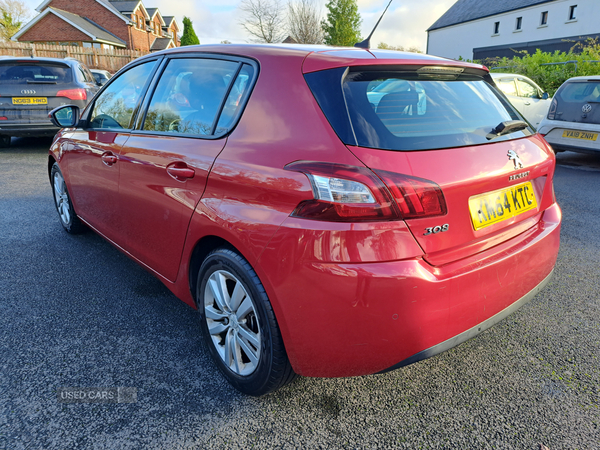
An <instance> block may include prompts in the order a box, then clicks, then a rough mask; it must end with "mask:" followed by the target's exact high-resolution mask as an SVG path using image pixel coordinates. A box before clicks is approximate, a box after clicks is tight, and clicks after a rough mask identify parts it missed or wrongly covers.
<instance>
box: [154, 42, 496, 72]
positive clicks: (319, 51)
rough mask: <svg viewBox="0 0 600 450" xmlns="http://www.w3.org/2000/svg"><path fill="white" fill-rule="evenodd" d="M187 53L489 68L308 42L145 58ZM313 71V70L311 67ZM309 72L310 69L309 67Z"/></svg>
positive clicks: (327, 64)
mask: <svg viewBox="0 0 600 450" xmlns="http://www.w3.org/2000/svg"><path fill="white" fill-rule="evenodd" d="M185 52H202V53H218V54H229V55H236V56H246V57H250V58H256V59H259V58H260V56H288V57H289V56H296V57H298V58H308V57H309V56H310V59H311V60H313V61H315V62H316V60H320V63H318V64H316V65H315V67H314V69H315V70H322V69H324V68H333V67H340V66H343V65H347V66H349V65H355V64H358V65H374V64H378V63H379V64H411V63H412V64H415V63H422V64H440V65H452V66H454V67H457V66H458V67H470V68H475V69H480V70H487V69H485V68H484V66H481V65H479V64H473V63H467V62H464V61H455V60H451V59H446V58H440V57H437V56H431V55H426V54H423V53H411V52H400V51H394V50H381V49H363V48H356V47H330V46H327V45H308V44H209V45H192V46H184V47H176V48H172V49H168V50H162V51H160V52H154V53H152V54H151V55H147V56H145V57H143V58H148V57H152V56H156V55H167V54H177V53H185ZM309 71H312V69H311V70H309ZM305 72H306V70H305Z"/></svg>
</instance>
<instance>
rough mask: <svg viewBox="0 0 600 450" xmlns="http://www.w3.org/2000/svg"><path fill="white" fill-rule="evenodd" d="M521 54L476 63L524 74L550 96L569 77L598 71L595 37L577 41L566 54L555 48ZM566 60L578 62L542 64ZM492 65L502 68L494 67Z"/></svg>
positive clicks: (598, 48) (598, 47)
mask: <svg viewBox="0 0 600 450" xmlns="http://www.w3.org/2000/svg"><path fill="white" fill-rule="evenodd" d="M520 53H522V54H523V56H521V57H519V56H515V57H513V58H512V59H509V58H494V59H487V60H484V61H477V62H478V63H480V64H485V65H487V66H488V67H489V68H490V71H492V72H510V73H519V74H521V75H525V76H526V77H529V78H531V79H532V80H533V81H535V82H536V83H537V84H538V85H540V86H541V87H542V89H544V90H546V91H547V92H548V93H549V94H550V96H553V95H554V93H555V92H556V90H557V89H558V88H559V87H560V85H561V84H563V83H564V82H565V81H566V80H567V79H569V78H571V77H576V76H585V75H598V74H600V43H599V42H598V39H588V40H587V41H585V42H580V43H577V44H576V45H575V46H573V48H571V50H569V52H568V53H565V52H559V51H558V50H557V51H556V52H554V53H548V52H542V51H540V49H538V50H537V51H536V52H535V53H534V54H532V55H530V54H528V53H527V52H526V51H522V52H520ZM567 61H577V64H574V63H568V64H556V65H550V66H543V65H542V64H545V63H566V62H567ZM590 61H598V62H595V63H594V62H590ZM494 67H503V68H502V69H498V70H493V68H494Z"/></svg>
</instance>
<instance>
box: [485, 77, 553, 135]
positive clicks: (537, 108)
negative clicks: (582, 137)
mask: <svg viewBox="0 0 600 450" xmlns="http://www.w3.org/2000/svg"><path fill="white" fill-rule="evenodd" d="M490 75H491V76H492V78H493V79H494V83H496V86H498V88H499V89H500V90H501V91H502V92H504V94H505V95H506V96H507V97H508V100H509V101H510V102H511V103H512V105H513V106H514V107H515V108H516V109H517V111H519V112H520V113H521V115H523V116H524V117H525V118H526V119H527V120H528V121H529V123H531V125H533V126H534V127H536V128H538V126H539V124H540V122H541V120H542V118H544V117H545V116H546V113H547V112H548V109H549V107H550V102H551V100H552V99H550V98H549V96H548V93H547V92H544V90H543V89H542V88H541V87H539V86H538V85H537V84H535V83H534V82H533V81H532V80H530V79H529V78H527V77H525V76H523V75H518V74H515V73H492V72H490Z"/></svg>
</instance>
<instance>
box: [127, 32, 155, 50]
mask: <svg viewBox="0 0 600 450" xmlns="http://www.w3.org/2000/svg"><path fill="white" fill-rule="evenodd" d="M149 34H150V33H146V32H145V31H141V30H138V29H137V28H133V27H131V38H132V41H133V42H132V44H131V48H132V50H144V51H148V50H150V47H149V45H148V35H149ZM152 39H154V38H152Z"/></svg>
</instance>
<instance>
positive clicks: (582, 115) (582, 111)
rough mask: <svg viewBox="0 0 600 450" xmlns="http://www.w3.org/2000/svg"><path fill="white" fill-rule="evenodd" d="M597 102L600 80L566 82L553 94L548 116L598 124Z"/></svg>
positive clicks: (599, 121)
mask: <svg viewBox="0 0 600 450" xmlns="http://www.w3.org/2000/svg"><path fill="white" fill-rule="evenodd" d="M598 103H600V81H574V82H567V83H565V84H563V85H562V87H561V88H560V89H559V90H558V91H557V92H556V94H555V95H554V100H553V101H552V105H551V106H550V111H549V114H548V118H551V119H554V120H563V121H567V122H580V123H594V124H598V123H600V108H598V106H597V104H598ZM553 112H554V117H553V116H552V114H553Z"/></svg>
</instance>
